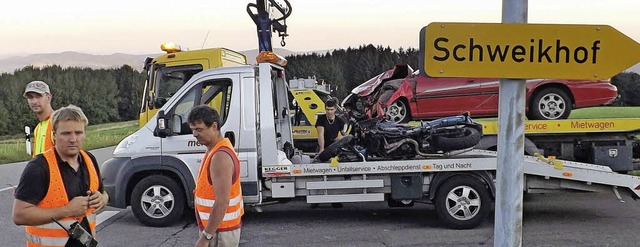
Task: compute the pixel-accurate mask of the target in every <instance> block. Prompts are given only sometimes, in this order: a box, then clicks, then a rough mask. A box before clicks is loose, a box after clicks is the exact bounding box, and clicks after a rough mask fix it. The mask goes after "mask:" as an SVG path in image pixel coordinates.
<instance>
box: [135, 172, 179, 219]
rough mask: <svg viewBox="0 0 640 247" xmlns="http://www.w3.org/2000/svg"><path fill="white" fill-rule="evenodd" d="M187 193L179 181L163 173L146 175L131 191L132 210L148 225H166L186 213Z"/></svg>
mask: <svg viewBox="0 0 640 247" xmlns="http://www.w3.org/2000/svg"><path fill="white" fill-rule="evenodd" d="M185 205H186V200H185V194H184V191H183V190H182V187H181V186H180V185H178V183H177V182H176V181H175V180H173V179H171V178H169V177H167V176H163V175H152V176H149V177H146V178H144V179H142V180H140V182H138V184H136V186H135V187H134V189H133V192H132V193H131V211H133V215H135V216H136V218H137V219H138V220H139V221H140V222H142V224H145V225H147V226H153V227H165V226H169V225H171V224H173V223H174V222H175V221H176V220H178V219H179V218H180V217H181V216H182V214H183V213H184V207H185Z"/></svg>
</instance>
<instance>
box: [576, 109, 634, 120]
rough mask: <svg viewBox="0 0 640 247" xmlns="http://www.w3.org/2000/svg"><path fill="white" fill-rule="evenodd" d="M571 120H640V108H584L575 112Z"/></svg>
mask: <svg viewBox="0 0 640 247" xmlns="http://www.w3.org/2000/svg"><path fill="white" fill-rule="evenodd" d="M569 118H570V119H585V118H640V107H629V106H602V107H591V108H582V109H576V110H573V111H572V112H571V115H569Z"/></svg>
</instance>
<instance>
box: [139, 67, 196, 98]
mask: <svg viewBox="0 0 640 247" xmlns="http://www.w3.org/2000/svg"><path fill="white" fill-rule="evenodd" d="M152 68H153V70H154V72H155V73H149V75H148V76H152V75H155V76H154V78H153V84H152V85H150V87H148V88H149V89H147V90H146V91H145V94H149V95H150V97H149V100H150V102H149V103H150V105H149V108H150V109H153V108H160V107H162V105H164V103H166V102H167V100H168V99H169V98H171V96H173V94H175V93H176V92H177V91H178V89H180V88H181V87H182V86H183V85H184V84H185V83H187V81H189V79H191V77H193V75H195V74H197V73H199V72H201V71H202V65H184V66H171V67H168V66H166V65H164V66H162V65H155V66H153V67H152ZM148 79H149V78H148ZM144 98H147V97H144ZM143 109H144V108H143Z"/></svg>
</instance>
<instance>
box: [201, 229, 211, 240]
mask: <svg viewBox="0 0 640 247" xmlns="http://www.w3.org/2000/svg"><path fill="white" fill-rule="evenodd" d="M202 236H204V238H206V239H207V240H211V239H213V234H211V233H208V232H207V231H205V230H202Z"/></svg>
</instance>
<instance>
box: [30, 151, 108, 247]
mask: <svg viewBox="0 0 640 247" xmlns="http://www.w3.org/2000/svg"><path fill="white" fill-rule="evenodd" d="M80 154H81V155H82V158H83V159H84V164H85V165H86V166H87V171H88V172H89V189H90V190H91V191H97V190H98V188H99V181H98V172H97V171H96V169H95V167H94V165H93V162H92V161H91V158H90V157H89V155H87V153H86V152H84V151H80ZM43 155H44V157H45V159H46V160H47V164H48V165H49V190H48V191H47V194H46V195H45V196H44V198H43V199H42V200H41V201H40V202H39V203H38V205H37V206H38V207H40V208H57V207H62V206H64V205H66V204H67V203H69V198H68V197H67V191H66V190H65V187H64V186H65V185H64V182H63V181H62V174H61V173H60V169H58V159H57V158H56V155H55V153H54V149H49V150H48V151H46V152H44V153H43ZM94 210H95V209H93V208H89V209H87V211H86V212H85V216H86V217H87V220H88V221H89V227H90V228H91V229H90V230H91V234H92V235H93V234H94V233H95V228H96V215H95V214H94V213H93V211H94ZM76 220H78V221H80V220H82V219H78V218H75V217H67V218H62V219H58V221H59V222H60V223H61V224H62V225H63V226H64V227H66V228H67V229H69V227H70V225H71V224H73V223H74V222H76ZM25 230H26V231H27V246H29V247H31V246H34V247H44V246H46V247H51V246H64V245H65V244H66V243H67V241H68V240H69V234H67V231H66V230H64V229H62V228H61V227H60V226H59V225H58V224H56V223H55V222H51V223H47V224H42V225H38V226H27V227H25Z"/></svg>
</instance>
